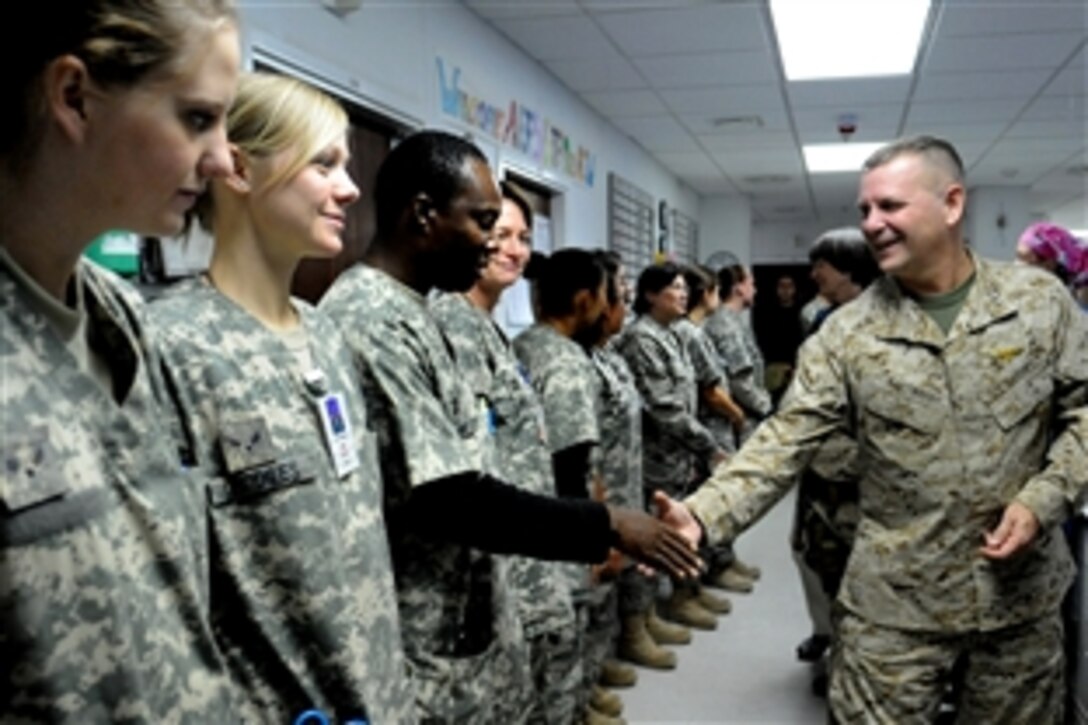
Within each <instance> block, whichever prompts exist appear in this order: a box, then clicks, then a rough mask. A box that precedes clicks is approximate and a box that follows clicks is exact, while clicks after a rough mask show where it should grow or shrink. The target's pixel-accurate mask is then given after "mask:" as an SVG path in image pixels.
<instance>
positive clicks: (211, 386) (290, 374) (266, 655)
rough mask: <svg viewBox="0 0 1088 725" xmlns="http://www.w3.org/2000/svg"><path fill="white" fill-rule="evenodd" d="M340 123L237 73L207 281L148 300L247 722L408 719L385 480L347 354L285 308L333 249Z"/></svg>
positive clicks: (218, 616)
mask: <svg viewBox="0 0 1088 725" xmlns="http://www.w3.org/2000/svg"><path fill="white" fill-rule="evenodd" d="M347 129H348V118H347V114H346V113H345V112H344V110H343V109H342V108H341V107H340V106H339V105H338V104H337V103H336V102H335V101H333V100H332V99H330V98H328V97H327V96H325V95H324V94H322V93H320V92H318V91H316V90H314V89H313V88H310V87H309V86H306V85H305V84H303V83H301V82H298V81H295V80H292V79H289V78H286V77H283V76H273V75H259V74H254V75H247V76H244V77H243V78H242V80H241V82H240V84H239V88H238V98H237V100H236V102H235V104H234V105H233V106H232V108H231V111H230V114H229V117H228V137H229V139H230V142H231V169H230V173H229V174H227V175H226V176H225V177H224V178H222V179H220V180H216V181H215V182H214V183H212V185H211V188H210V190H209V192H208V193H207V194H206V195H205V196H204V197H203V198H202V199H201V203H200V205H199V207H198V211H199V216H200V219H201V222H202V224H203V225H204V226H206V227H207V228H208V229H209V230H210V231H211V232H212V233H213V235H214V238H215V249H214V253H213V256H212V260H211V265H210V267H209V269H208V272H207V274H205V275H204V276H202V277H199V278H196V279H193V280H189V281H188V282H185V283H183V284H182V285H180V286H179V288H177V289H174V290H172V291H171V292H170V293H168V294H167V295H166V296H165V297H164V298H163V299H162V300H161V301H159V302H156V303H155V304H154V305H152V308H151V316H152V320H153V321H154V322H155V323H156V324H157V325H158V327H159V329H160V331H161V343H162V352H163V357H164V360H165V366H166V369H167V371H168V373H169V376H170V378H171V379H172V381H173V383H174V387H175V389H176V391H177V402H178V413H179V418H180V422H181V429H182V431H183V438H182V440H183V442H184V443H185V444H186V447H187V452H188V454H189V456H190V458H191V462H192V463H193V464H194V465H195V466H197V467H199V469H200V470H201V472H202V473H203V474H204V475H205V476H206V477H207V484H206V492H205V493H206V498H207V511H206V516H207V519H208V522H209V525H210V528H211V537H212V544H213V548H212V552H213V556H212V559H211V570H212V580H211V594H210V597H211V605H210V606H211V617H212V625H213V628H214V633H215V636H216V639H217V640H218V642H219V645H220V647H221V648H222V649H223V651H224V653H225V654H226V656H227V660H228V664H229V669H230V674H231V678H232V680H233V682H234V684H235V685H236V686H237V688H238V690H239V693H240V696H241V697H240V699H241V700H242V701H243V702H244V703H245V705H246V707H247V711H248V712H247V716H248V717H249V718H251V719H253V720H257V721H265V722H290V721H291V720H292V719H294V718H297V717H298V716H300V715H302V714H303V713H306V712H308V711H311V710H317V711H320V712H322V713H323V714H324V715H325V716H327V717H328V718H330V719H334V720H335V721H337V722H344V721H348V720H352V719H357V720H363V719H370V720H371V721H372V722H397V723H401V722H412V721H413V720H414V714H413V711H412V701H413V698H412V696H411V692H410V691H409V689H408V683H407V682H406V681H405V661H404V657H403V652H402V646H401V639H400V627H399V621H398V617H397V609H396V596H395V593H394V588H393V576H392V565H391V563H390V557H389V549H388V544H387V542H386V531H385V522H384V519H383V514H382V486H381V479H380V474H379V471H378V460H377V455H376V453H375V448H374V442H373V434H372V433H371V432H370V431H369V430H368V426H367V420H366V416H365V407H364V402H363V398H362V395H361V392H360V391H359V389H358V386H357V384H356V382H355V378H354V369H353V366H352V361H351V355H350V353H349V352H348V350H347V348H346V347H345V345H344V343H343V342H342V341H341V338H340V335H339V333H338V331H337V329H336V327H335V326H334V325H333V324H332V323H331V322H330V321H329V320H328V319H326V318H325V317H324V315H322V314H321V313H319V312H317V311H316V310H315V309H314V308H313V307H311V306H310V305H308V304H306V303H305V302H302V301H301V300H298V299H295V298H292V297H291V294H290V285H291V279H292V276H293V275H294V271H295V268H296V267H297V266H298V264H299V262H300V261H301V260H302V259H304V258H329V257H332V256H335V255H336V254H337V253H339V252H340V250H341V247H342V242H341V235H342V234H343V232H344V227H345V223H346V220H347V217H346V209H347V207H348V206H350V205H351V204H352V203H353V202H354V201H355V200H356V199H357V198H358V196H359V190H358V189H357V188H356V186H355V184H354V183H353V182H352V180H351V178H350V177H349V176H348V172H347V162H348V158H349V150H348V145H347Z"/></svg>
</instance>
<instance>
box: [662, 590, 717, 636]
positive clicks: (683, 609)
mask: <svg viewBox="0 0 1088 725" xmlns="http://www.w3.org/2000/svg"><path fill="white" fill-rule="evenodd" d="M661 616H662V617H664V618H665V619H668V620H669V621H672V622H678V623H680V624H683V625H686V626H688V627H695V628H696V629H705V630H713V629H717V628H718V619H717V617H715V616H714V612H711V611H708V610H706V609H704V608H703V606H702V605H701V604H699V598H698V595H697V594H696V593H695V592H693V591H692V590H691V589H687V588H683V587H682V588H679V589H676V590H675V591H674V592H673V593H672V597H670V598H669V601H668V602H666V603H665V606H664V608H663V609H662V610H661Z"/></svg>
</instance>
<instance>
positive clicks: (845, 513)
mask: <svg viewBox="0 0 1088 725" xmlns="http://www.w3.org/2000/svg"><path fill="white" fill-rule="evenodd" d="M858 476H859V472H858V450H857V443H856V442H855V441H854V439H853V438H852V437H850V436H849V435H847V434H846V433H845V432H843V431H836V432H835V433H833V434H832V435H830V436H829V437H828V438H826V439H825V440H824V441H823V442H822V443H821V444H820V446H819V448H818V449H817V450H816V455H815V456H814V457H813V459H812V462H811V463H810V464H809V466H808V468H806V469H805V472H804V473H802V474H801V479H800V482H799V484H798V487H797V508H796V512H795V515H794V520H793V530H792V532H791V534H790V545H791V546H792V547H793V549H794V551H796V552H797V553H798V554H800V556H801V558H802V560H803V561H804V563H805V564H806V565H807V566H808V567H809V568H810V569H811V570H812V571H814V572H815V573H816V574H818V575H819V577H820V582H821V584H822V585H823V590H824V591H825V592H826V593H827V594H828V595H829V596H831V597H834V596H835V594H836V592H838V589H839V584H840V583H841V582H842V577H843V574H844V573H845V571H846V562H847V559H848V558H849V556H850V550H851V549H852V548H853V545H854V534H855V532H856V531H857V527H858V517H859V509H858Z"/></svg>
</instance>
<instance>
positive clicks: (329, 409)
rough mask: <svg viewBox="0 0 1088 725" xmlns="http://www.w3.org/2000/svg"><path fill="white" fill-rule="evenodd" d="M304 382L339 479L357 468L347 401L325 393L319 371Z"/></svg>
mask: <svg viewBox="0 0 1088 725" xmlns="http://www.w3.org/2000/svg"><path fill="white" fill-rule="evenodd" d="M305 378H306V387H307V388H308V389H309V390H310V391H311V392H312V393H313V394H314V398H313V399H314V402H315V404H316V405H317V413H318V415H319V416H320V418H321V427H322V428H323V429H324V433H325V445H326V446H327V447H328V449H329V454H330V455H331V456H332V464H333V467H334V468H335V469H336V475H337V476H338V477H340V478H343V477H344V476H346V475H348V474H349V473H351V472H352V471H354V470H355V469H356V468H358V467H359V450H358V448H357V447H356V445H355V436H354V435H353V434H352V430H351V416H350V415H349V414H348V405H347V401H346V400H345V399H344V396H343V395H341V394H340V393H328V392H325V388H326V385H325V384H324V383H325V375H324V373H322V372H321V371H320V370H312V371H310V372H309V373H307V374H306V376H305Z"/></svg>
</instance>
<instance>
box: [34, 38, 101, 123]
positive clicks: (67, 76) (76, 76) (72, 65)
mask: <svg viewBox="0 0 1088 725" xmlns="http://www.w3.org/2000/svg"><path fill="white" fill-rule="evenodd" d="M92 84H93V81H92V80H91V76H90V73H89V72H88V70H87V66H86V64H85V63H84V62H83V61H82V60H81V59H80V58H78V57H77V56H74V55H62V56H60V57H58V58H54V59H53V60H52V61H50V63H49V65H48V66H46V69H45V73H44V74H43V94H44V101H45V108H46V112H47V113H48V115H49V117H50V118H51V119H52V120H53V121H55V122H56V124H57V126H59V127H60V129H61V131H62V132H63V133H64V135H65V136H66V137H67V138H68V139H69V140H70V141H72V142H73V143H80V142H82V141H83V139H84V138H85V136H86V134H87V126H88V116H89V108H88V107H89V105H90V100H91V96H92V91H93V88H92Z"/></svg>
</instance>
